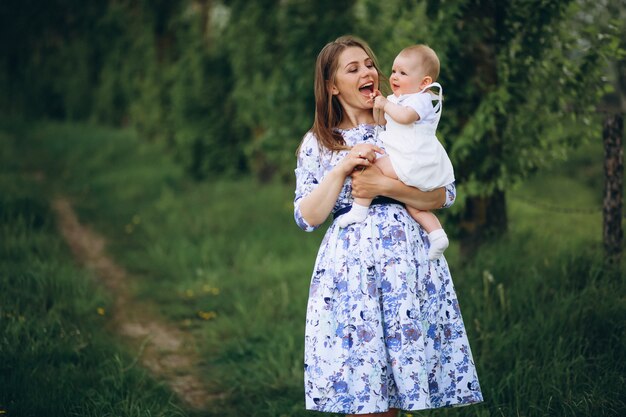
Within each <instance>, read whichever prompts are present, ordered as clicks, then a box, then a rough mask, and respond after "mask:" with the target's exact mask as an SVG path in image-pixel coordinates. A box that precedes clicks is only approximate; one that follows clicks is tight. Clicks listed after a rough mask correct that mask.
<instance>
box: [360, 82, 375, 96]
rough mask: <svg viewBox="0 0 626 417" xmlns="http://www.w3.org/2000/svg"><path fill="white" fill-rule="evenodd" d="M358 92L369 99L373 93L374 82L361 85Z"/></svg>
mask: <svg viewBox="0 0 626 417" xmlns="http://www.w3.org/2000/svg"><path fill="white" fill-rule="evenodd" d="M359 91H360V92H361V94H363V95H364V96H367V98H369V97H370V95H371V94H372V93H373V92H374V82H372V81H370V82H369V83H367V84H363V85H362V86H360V87H359Z"/></svg>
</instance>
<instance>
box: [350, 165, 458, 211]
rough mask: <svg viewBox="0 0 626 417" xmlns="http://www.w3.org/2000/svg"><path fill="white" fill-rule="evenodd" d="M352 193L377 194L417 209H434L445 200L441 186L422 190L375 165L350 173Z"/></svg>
mask: <svg viewBox="0 0 626 417" xmlns="http://www.w3.org/2000/svg"><path fill="white" fill-rule="evenodd" d="M352 195H353V196H354V197H357V198H375V197H377V196H379V195H382V196H385V197H390V198H393V199H395V200H398V201H401V202H403V203H404V204H406V205H407V206H410V207H414V208H416V209H418V210H435V209H438V208H441V206H442V205H443V203H444V202H445V201H446V192H445V189H444V188H443V187H441V188H437V189H434V190H432V191H422V190H420V189H418V188H415V187H409V186H408V185H405V184H404V183H403V182H402V181H399V180H396V179H393V178H390V177H387V176H385V175H383V173H382V171H381V170H380V169H378V167H377V166H376V165H373V166H372V167H371V168H368V169H366V170H363V171H360V170H358V171H354V172H353V173H352Z"/></svg>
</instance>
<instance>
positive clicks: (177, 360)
mask: <svg viewBox="0 0 626 417" xmlns="http://www.w3.org/2000/svg"><path fill="white" fill-rule="evenodd" d="M52 207H53V209H54V211H55V213H56V215H57V219H58V224H59V229H60V231H61V234H62V235H63V237H64V238H65V240H66V241H67V243H68V245H69V246H70V248H71V249H72V252H73V253H74V255H75V257H76V259H77V260H78V261H79V262H80V263H81V264H83V265H85V266H86V267H87V268H89V269H91V270H93V271H94V272H95V274H96V276H97V278H98V280H99V281H100V282H101V283H102V284H103V285H104V286H105V287H106V288H107V289H108V290H109V291H110V292H111V293H113V295H114V299H115V306H114V308H113V310H114V311H112V312H111V314H112V319H111V322H112V326H113V329H114V330H115V331H116V332H118V333H120V334H121V335H123V336H124V337H125V338H126V339H127V340H129V341H130V342H131V343H132V344H133V345H134V346H135V347H136V348H137V349H138V350H139V355H140V356H139V361H140V362H141V363H142V364H143V365H144V366H145V367H146V368H148V369H149V370H150V371H151V372H152V373H153V374H154V376H155V377H156V378H157V379H159V380H164V381H165V382H166V383H167V384H168V385H169V387H170V388H171V389H172V391H174V392H175V393H176V394H177V395H178V396H179V397H180V398H181V399H182V400H183V401H184V402H185V403H186V404H187V405H188V406H189V407H191V408H192V409H194V410H197V411H199V410H206V409H207V407H208V406H209V403H210V402H211V400H213V399H215V398H216V397H218V395H216V394H215V393H213V392H209V391H208V389H207V387H206V386H205V385H204V384H203V383H202V381H201V379H200V378H199V377H198V371H199V369H200V368H201V367H200V366H199V365H200V364H201V360H200V357H199V356H198V353H197V352H196V350H195V348H194V347H195V344H194V342H193V340H192V338H191V337H190V336H189V335H188V334H187V333H184V332H182V331H181V330H180V329H179V328H177V327H176V326H173V325H172V324H169V323H167V321H166V320H165V319H163V318H162V317H160V316H159V314H158V313H156V309H155V307H154V306H152V305H150V304H148V303H145V302H139V301H137V300H133V298H132V296H131V294H130V291H129V285H128V283H129V276H128V273H127V272H126V271H125V270H124V269H123V268H122V267H120V266H119V265H117V264H116V263H115V262H114V261H113V260H112V259H111V258H110V257H108V256H107V254H106V252H105V240H104V238H103V237H102V236H100V235H99V234H97V233H96V232H94V231H93V230H91V229H90V228H89V227H87V226H85V225H82V224H81V223H80V221H79V220H78V217H77V216H76V213H75V212H74V209H73V208H72V205H71V204H70V202H69V201H68V200H67V199H66V198H63V197H59V198H56V199H55V200H54V201H53V202H52Z"/></svg>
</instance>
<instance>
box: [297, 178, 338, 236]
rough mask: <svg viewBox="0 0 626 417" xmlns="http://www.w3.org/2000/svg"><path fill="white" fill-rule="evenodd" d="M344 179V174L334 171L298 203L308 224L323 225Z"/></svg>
mask: <svg viewBox="0 0 626 417" xmlns="http://www.w3.org/2000/svg"><path fill="white" fill-rule="evenodd" d="M345 179H346V177H345V174H343V173H342V172H340V170H339V169H334V170H332V171H330V172H329V173H328V174H327V175H326V176H325V177H324V179H323V180H322V181H321V182H320V183H319V185H318V186H317V187H316V188H315V189H314V190H313V191H311V194H309V195H307V196H306V197H304V198H303V199H302V200H301V201H300V213H301V214H302V218H303V219H304V220H305V221H306V222H307V223H308V224H310V225H311V226H319V225H320V224H322V223H324V221H325V220H326V218H327V217H328V215H329V214H330V212H331V211H332V209H333V207H334V206H335V203H336V202H337V197H338V196H339V193H340V192H341V188H342V187H343V183H344V182H345Z"/></svg>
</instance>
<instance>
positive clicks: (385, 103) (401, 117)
mask: <svg viewBox="0 0 626 417" xmlns="http://www.w3.org/2000/svg"><path fill="white" fill-rule="evenodd" d="M374 109H380V110H383V111H384V112H385V113H387V114H388V115H389V117H391V118H392V119H393V120H395V121H396V122H398V123H401V124H409V123H413V122H416V121H418V120H419V119H420V116H419V114H417V112H416V111H415V110H413V109H412V108H410V107H404V106H401V105H399V104H395V103H392V102H390V101H389V100H387V98H386V97H383V96H378V97H376V98H375V99H374Z"/></svg>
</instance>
